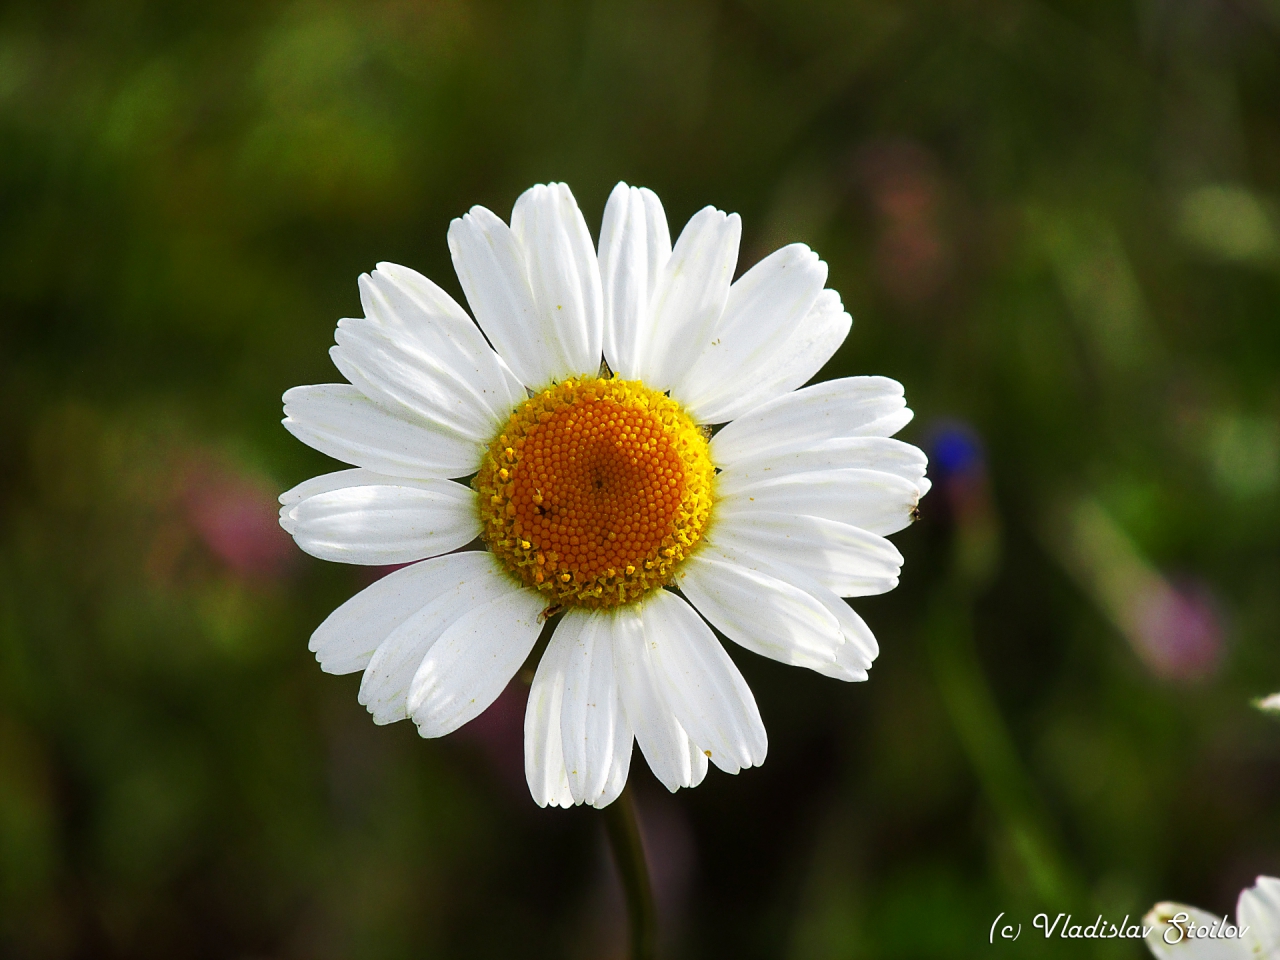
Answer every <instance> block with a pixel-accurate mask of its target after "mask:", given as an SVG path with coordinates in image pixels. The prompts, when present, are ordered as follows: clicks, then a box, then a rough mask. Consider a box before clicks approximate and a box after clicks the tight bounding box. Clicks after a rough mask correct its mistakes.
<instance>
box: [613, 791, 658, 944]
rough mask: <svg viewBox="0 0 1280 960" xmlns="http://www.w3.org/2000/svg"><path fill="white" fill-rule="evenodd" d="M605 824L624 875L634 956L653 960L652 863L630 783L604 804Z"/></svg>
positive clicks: (655, 936) (655, 929) (655, 935)
mask: <svg viewBox="0 0 1280 960" xmlns="http://www.w3.org/2000/svg"><path fill="white" fill-rule="evenodd" d="M604 825H605V829H606V830H607V831H608V833H609V846H610V847H612V848H613V859H614V862H615V863H617V865H618V873H619V874H621V875H622V891H623V894H624V896H625V898H626V901H627V917H628V918H629V920H630V922H631V960H654V957H656V956H657V953H658V914H657V911H656V910H655V909H654V905H653V888H652V887H651V886H650V884H649V865H648V863H647V862H646V861H645V857H644V846H643V845H642V844H641V842H640V824H639V823H638V822H637V821H636V805H635V801H634V800H633V799H632V797H631V786H630V785H629V784H628V785H627V786H626V787H624V788H623V790H622V793H621V795H620V796H619V797H618V799H617V800H615V801H613V803H611V804H609V806H607V807H605V808H604Z"/></svg>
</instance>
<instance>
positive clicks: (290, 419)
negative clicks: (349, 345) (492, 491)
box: [284, 383, 484, 477]
mask: <svg viewBox="0 0 1280 960" xmlns="http://www.w3.org/2000/svg"><path fill="white" fill-rule="evenodd" d="M284 412H285V419H284V426H285V429H287V430H288V431H289V432H290V433H292V434H293V435H294V436H295V437H297V438H298V439H299V440H301V441H302V442H303V443H305V444H307V445H308V446H310V447H314V448H315V449H317V450H319V451H320V452H321V453H325V454H328V455H329V456H331V457H333V458H334V459H335V460H342V461H344V462H345V463H352V464H355V465H356V466H359V467H365V468H367V469H369V470H375V471H377V472H378V473H384V474H387V475H389V476H393V477H465V476H467V475H469V474H472V473H475V472H476V469H477V468H478V467H479V465H480V460H481V458H482V457H483V456H484V447H483V445H481V444H479V443H477V442H476V441H474V440H469V439H467V438H466V437H462V436H459V435H458V434H457V433H455V432H453V431H451V430H449V429H447V428H445V427H442V426H437V425H435V424H431V423H428V422H426V421H420V420H411V419H407V418H406V417H404V416H397V415H396V414H394V413H392V412H391V411H389V410H388V409H386V408H385V407H382V406H379V405H378V404H376V403H374V402H373V401H372V400H370V399H369V398H368V397H366V396H365V395H364V394H363V393H361V392H360V391H359V390H358V389H356V388H355V387H353V386H351V385H350V384H346V383H325V384H318V385H316V386H309V387H294V388H293V389H292V390H288V391H286V392H285V395H284Z"/></svg>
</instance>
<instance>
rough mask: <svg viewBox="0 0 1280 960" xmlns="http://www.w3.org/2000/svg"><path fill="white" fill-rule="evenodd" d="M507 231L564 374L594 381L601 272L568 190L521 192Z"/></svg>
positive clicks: (560, 186) (544, 187) (563, 187)
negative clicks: (518, 251)
mask: <svg viewBox="0 0 1280 960" xmlns="http://www.w3.org/2000/svg"><path fill="white" fill-rule="evenodd" d="M511 232H512V233H514V234H515V236H516V239H517V240H518V241H519V242H520V246H521V249H522V250H523V251H524V260H525V267H526V269H527V270H528V275H529V286H530V288H531V289H532V291H533V303H534V306H535V308H536V309H537V311H538V314H539V316H540V318H541V320H542V323H544V324H547V325H549V326H550V327H551V329H553V330H554V331H555V335H556V341H557V343H558V344H559V348H560V350H559V353H560V357H561V362H562V363H563V364H564V369H565V371H567V372H568V373H570V374H590V375H592V376H594V375H595V374H596V372H597V371H598V370H599V369H600V356H601V338H602V336H603V328H604V320H603V314H604V306H603V303H602V299H601V293H600V267H599V265H598V264H597V262H596V250H595V246H594V245H593V244H592V243H591V233H590V231H588V230H587V222H586V220H584V219H583V218H582V211H581V210H579V209H578V202H577V201H576V200H575V199H574V198H573V193H572V192H571V191H570V190H569V187H568V186H567V185H565V184H563V183H552V184H546V185H543V184H539V185H538V186H536V187H531V188H529V189H528V190H526V191H525V192H524V193H522V194H521V195H520V197H519V199H517V200H516V205H515V209H513V210H512V211H511ZM530 386H535V387H536V386H545V383H543V384H530Z"/></svg>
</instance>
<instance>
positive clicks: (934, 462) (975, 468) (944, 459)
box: [927, 422, 983, 477]
mask: <svg viewBox="0 0 1280 960" xmlns="http://www.w3.org/2000/svg"><path fill="white" fill-rule="evenodd" d="M927 446H928V448H929V461H930V468H931V469H930V472H931V473H934V474H935V475H939V476H941V477H948V476H956V475H958V474H968V473H976V472H980V471H981V470H982V469H983V455H982V443H981V441H980V440H979V439H978V435H977V433H975V432H974V430H973V428H972V427H970V426H969V425H968V424H965V423H956V422H952V423H940V424H937V425H935V426H934V428H933V429H932V430H931V431H930V435H929V439H928V442H927Z"/></svg>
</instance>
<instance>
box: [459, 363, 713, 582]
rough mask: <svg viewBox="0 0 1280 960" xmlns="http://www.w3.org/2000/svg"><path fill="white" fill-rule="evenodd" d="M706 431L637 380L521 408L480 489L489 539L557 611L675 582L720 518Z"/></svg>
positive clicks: (578, 386)
mask: <svg viewBox="0 0 1280 960" xmlns="http://www.w3.org/2000/svg"><path fill="white" fill-rule="evenodd" d="M714 475H715V469H714V468H713V467H712V465H711V458H710V455H709V453H708V446H707V438H706V436H705V434H704V433H703V432H702V431H701V430H700V429H699V428H698V427H697V425H696V424H694V422H693V421H692V420H691V419H689V416H688V414H686V413H685V412H684V411H683V410H682V409H681V408H680V405H679V404H678V403H676V402H675V401H674V400H672V399H671V398H669V397H667V396H665V395H664V394H662V393H659V392H657V391H656V390H650V389H649V388H647V387H645V386H644V385H643V384H641V383H639V382H638V381H628V380H613V379H610V380H603V379H597V378H594V377H593V378H585V379H582V380H566V381H564V382H563V383H558V384H555V385H553V386H551V387H549V388H548V389H546V390H544V391H542V392H541V393H539V394H537V395H535V396H533V397H531V398H530V399H528V400H526V401H525V402H524V403H522V404H521V405H520V406H519V407H517V408H516V410H515V411H514V412H513V413H512V414H511V417H510V419H509V420H508V421H507V424H506V426H505V427H504V428H503V430H502V433H501V434H499V435H498V437H496V438H495V439H494V441H493V442H492V443H491V444H490V445H489V452H488V454H487V455H486V456H485V458H484V463H483V464H482V465H481V467H480V472H479V473H478V474H477V475H476V478H475V480H474V481H472V485H473V486H474V487H475V488H476V490H477V491H478V492H479V493H480V497H479V503H480V514H481V516H480V519H481V529H482V531H483V532H482V536H483V537H484V539H485V541H486V542H487V543H488V544H489V548H490V549H491V550H493V552H494V553H495V554H496V555H497V556H499V557H501V558H502V559H503V560H504V561H505V562H506V564H507V566H508V567H509V568H510V569H511V570H512V572H513V573H515V574H516V575H517V576H518V577H520V579H521V580H522V581H524V582H525V583H526V584H528V585H529V586H532V587H535V588H537V589H538V590H541V591H543V592H545V593H547V594H548V600H549V601H550V603H551V604H552V605H559V604H572V605H577V606H585V607H612V606H617V605H619V604H623V603H631V602H632V601H635V600H639V599H640V598H641V597H643V596H644V595H645V594H646V593H648V592H649V591H650V590H652V589H654V588H655V587H659V586H661V585H662V584H664V583H667V582H668V581H670V579H671V576H672V572H673V570H674V568H675V567H676V565H677V564H679V563H680V561H681V560H683V559H684V557H685V556H686V555H687V554H688V552H689V550H690V549H691V548H692V547H693V545H694V544H696V543H697V542H698V540H699V539H700V538H701V536H702V531H703V529H704V528H705V527H706V524H707V518H708V516H709V515H710V513H711V486H712V480H713V478H714Z"/></svg>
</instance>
